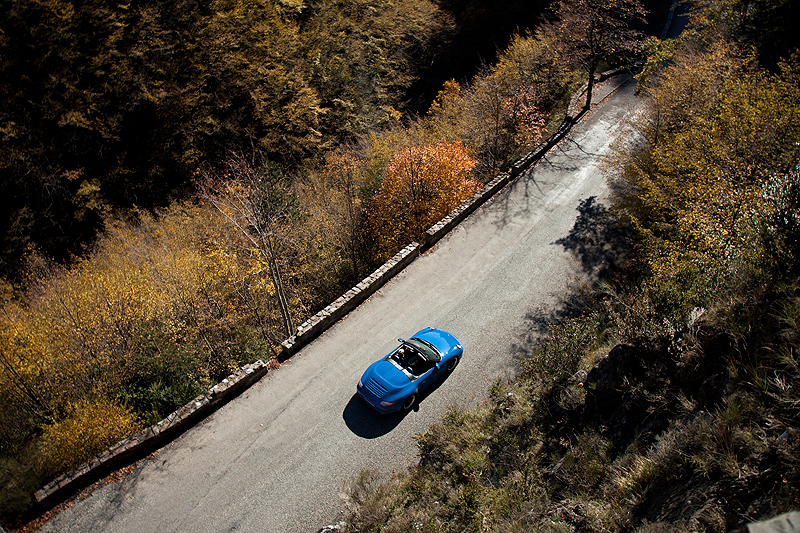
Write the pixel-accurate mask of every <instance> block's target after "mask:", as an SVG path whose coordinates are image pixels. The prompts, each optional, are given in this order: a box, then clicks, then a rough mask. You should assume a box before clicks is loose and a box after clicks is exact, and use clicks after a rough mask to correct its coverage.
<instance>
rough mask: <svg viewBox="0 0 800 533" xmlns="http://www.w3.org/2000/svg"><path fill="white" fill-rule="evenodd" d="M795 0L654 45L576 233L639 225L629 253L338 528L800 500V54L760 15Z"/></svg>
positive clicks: (732, 508)
mask: <svg viewBox="0 0 800 533" xmlns="http://www.w3.org/2000/svg"><path fill="white" fill-rule="evenodd" d="M791 4H792V3H791V2H755V3H753V2H744V3H740V2H736V1H732V2H713V3H712V4H711V5H710V6H706V7H707V8H708V9H700V10H698V11H697V12H696V13H695V16H694V18H693V22H694V24H693V26H692V27H691V28H690V30H689V31H688V32H686V33H685V34H684V36H683V37H682V38H681V39H680V40H679V41H677V42H655V41H653V42H651V45H652V46H651V50H652V52H653V54H652V55H651V56H650V59H649V65H647V67H648V68H646V69H645V72H646V73H647V75H642V76H640V78H639V81H640V90H641V92H642V94H643V95H644V96H645V97H646V103H645V106H644V110H643V113H642V114H641V116H640V118H639V120H638V121H637V122H636V128H637V130H638V134H639V135H635V136H633V141H634V142H630V143H621V144H620V145H619V147H618V149H619V153H618V154H617V157H616V158H615V160H614V161H613V162H611V164H610V166H609V170H610V171H611V172H610V177H611V178H612V183H613V184H614V186H615V196H614V199H613V205H612V206H611V208H610V209H608V208H605V207H603V206H598V205H596V204H595V203H593V202H587V203H584V204H582V205H581V206H580V210H581V213H580V216H579V219H578V223H576V226H575V228H574V230H573V233H572V234H571V235H570V238H569V239H568V240H565V241H564V243H565V245H569V249H571V250H573V251H574V252H576V255H578V259H581V258H582V255H583V254H586V256H589V257H597V255H596V254H598V253H599V254H601V256H603V257H606V256H607V255H608V253H609V250H611V251H612V253H614V254H619V251H620V250H622V249H624V246H625V245H626V244H631V243H632V244H634V245H635V246H634V248H633V249H629V250H628V252H629V253H631V254H632V255H625V254H623V255H622V256H619V257H615V259H616V260H622V261H621V262H618V263H617V264H618V265H619V264H627V268H626V269H625V270H624V271H622V272H619V271H618V272H617V273H616V276H615V277H614V278H612V279H606V280H604V282H603V283H600V284H598V285H597V286H596V287H595V288H594V289H592V290H591V291H589V293H588V294H581V295H579V296H580V297H581V298H576V301H579V302H580V303H581V304H582V306H581V307H579V308H578V310H579V313H578V316H574V317H573V318H571V319H569V320H565V321H562V322H560V323H554V324H551V326H550V328H549V330H548V332H547V333H548V334H547V335H546V336H545V337H544V338H543V339H541V340H537V339H539V333H540V329H538V328H539V327H540V326H541V322H540V321H537V322H536V324H535V325H536V326H537V328H536V329H533V330H532V331H531V333H532V336H531V339H530V341H529V346H528V348H529V349H526V350H525V352H526V353H525V357H524V360H523V361H522V372H521V374H520V376H519V378H518V379H517V380H515V381H513V382H509V383H498V384H496V385H495V386H494V387H492V388H491V389H490V391H489V395H490V398H489V400H488V401H487V402H485V403H484V404H483V405H481V406H479V407H478V408H477V409H475V410H472V411H461V410H455V409H453V410H451V411H450V412H449V413H448V414H447V415H446V416H445V417H444V419H443V420H442V422H441V423H440V424H436V425H434V426H433V427H432V428H431V429H430V431H428V432H427V433H425V434H423V435H420V436H419V437H418V441H419V448H420V456H421V460H420V464H419V465H418V466H415V467H413V468H412V469H411V470H410V471H409V473H408V474H405V475H398V476H396V477H395V478H394V479H392V480H391V481H390V482H389V483H387V484H383V485H381V484H379V483H376V480H375V478H374V477H372V476H371V475H370V474H369V473H367V472H365V473H362V474H361V475H360V476H359V477H358V478H357V479H355V480H354V482H353V484H352V487H351V494H352V496H353V503H354V506H353V513H352V515H351V517H350V519H349V522H348V528H349V529H348V528H345V529H346V530H350V531H384V532H393V531H437V532H438V531H486V530H490V531H508V532H514V531H520V532H521V531H641V532H646V533H658V532H664V531H670V532H672V531H679V532H683V531H714V532H717V531H718V532H726V531H733V530H737V528H740V527H743V526H744V525H745V524H747V523H750V522H754V521H759V520H764V519H768V518H771V517H773V516H775V515H777V514H780V513H783V512H787V511H796V510H797V502H798V501H800V461H798V457H800V395H799V394H798V388H797V383H798V379H800V359H798V353H799V352H798V349H799V348H800V344H798V343H800V328H799V327H798V325H800V305H799V302H800V299H799V295H800V277H799V274H800V272H799V271H798V266H797V265H798V262H797V260H798V255H797V254H798V253H800V247H799V246H798V245H799V244H800V239H799V238H798V237H799V236H800V233H799V231H798V230H800V224H799V222H800V216H799V215H798V213H800V203H798V202H799V201H800V195H798V190H800V181H798V177H799V174H800V173H799V172H798V168H799V166H800V150H798V140H799V139H800V118H799V117H800V83H799V82H798V80H800V76H798V74H799V73H800V64H798V61H797V55H796V53H797V50H796V49H793V48H792V47H788V48H781V49H780V50H776V48H774V46H775V45H776V43H775V42H770V43H768V44H767V43H766V42H764V41H760V40H759V39H753V37H754V35H753V33H751V31H750V30H752V28H763V27H765V26H766V25H768V24H773V23H774V20H773V19H772V18H771V16H769V17H765V18H759V16H760V15H763V14H765V13H766V14H774V13H776V12H785V11H786V10H791V9H794V8H793V7H792V5H791ZM778 26H780V27H777V28H772V30H774V32H776V33H777V34H780V35H784V36H786V35H789V33H790V32H791V31H792V29H791V26H790V23H789V21H788V20H786V21H783V22H782V23H780V24H778ZM758 41H760V42H761V43H762V44H763V45H764V46H763V47H760V46H759V47H755V48H753V47H752V46H751V45H752V44H753V43H754V42H758ZM762 53H765V54H766V56H767V66H768V68H765V67H764V66H763V65H762V64H761V63H760V62H759V58H760V57H761V54H762ZM776 53H778V54H779V57H783V58H785V60H783V61H778V62H774V64H773V61H774V60H775V57H776V56H775V55H774V54H776ZM615 233H616V234H620V233H621V235H622V239H620V240H619V241H618V242H614V241H612V242H613V244H612V245H611V246H609V242H607V241H605V240H602V241H600V243H599V245H598V240H597V237H598V235H603V236H604V237H607V236H612V235H614V234H615ZM595 247H599V248H601V249H600V250H598V249H596V248H595ZM621 247H622V248H621ZM592 266H594V265H592ZM574 303H575V302H571V305H574ZM575 309H576V308H575V307H571V310H572V311H573V312H574V311H575ZM542 318H545V319H546V318H547V317H542Z"/></svg>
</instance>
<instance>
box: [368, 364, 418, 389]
mask: <svg viewBox="0 0 800 533" xmlns="http://www.w3.org/2000/svg"><path fill="white" fill-rule="evenodd" d="M364 377H365V378H366V379H369V378H372V379H374V380H375V381H377V382H378V383H380V384H381V385H383V386H385V387H386V388H387V389H399V388H401V387H404V386H406V385H408V383H409V382H410V381H411V379H410V378H409V377H408V376H407V375H406V374H405V373H404V372H403V371H402V370H400V369H399V368H397V367H396V366H395V365H394V364H392V363H390V362H389V361H387V360H386V359H381V360H380V361H376V362H375V363H373V364H372V366H370V367H369V368H368V369H367V371H366V373H365V375H364Z"/></svg>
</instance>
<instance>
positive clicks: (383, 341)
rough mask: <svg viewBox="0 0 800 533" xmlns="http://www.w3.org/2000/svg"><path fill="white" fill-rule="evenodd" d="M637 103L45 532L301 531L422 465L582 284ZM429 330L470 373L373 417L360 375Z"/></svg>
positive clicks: (594, 121) (588, 123)
mask: <svg viewBox="0 0 800 533" xmlns="http://www.w3.org/2000/svg"><path fill="white" fill-rule="evenodd" d="M599 90H601V91H602V89H599ZM601 97H602V95H597V96H596V99H595V101H596V102H600V101H601ZM635 104H636V98H635V97H634V96H633V87H632V85H631V84H628V85H626V86H624V87H623V88H622V89H620V90H618V91H616V92H614V93H613V94H612V96H610V97H609V98H607V99H606V100H604V101H602V103H601V104H600V106H599V108H598V109H597V110H595V111H593V112H592V113H591V114H590V115H588V116H587V117H585V118H584V119H583V121H581V123H579V124H578V125H577V126H575V127H574V128H573V130H572V132H571V133H570V135H568V137H567V138H565V139H564V140H563V141H562V142H561V143H560V144H559V145H557V146H556V147H555V148H553V149H552V150H551V151H550V153H549V155H548V156H547V157H546V158H545V159H543V160H542V161H540V162H539V163H538V164H537V165H536V166H535V167H534V168H533V169H531V170H530V171H528V172H527V173H525V174H523V175H521V176H520V177H518V178H517V179H516V180H515V181H513V182H512V183H511V184H509V186H507V187H506V188H505V189H503V190H502V191H500V192H499V193H498V194H497V195H496V196H495V197H494V198H493V199H492V200H491V201H490V202H489V203H487V204H486V205H484V206H483V207H482V208H480V209H479V210H478V211H476V212H475V213H474V214H473V215H471V216H470V217H469V218H468V219H467V220H466V221H465V222H463V223H462V224H461V225H460V226H459V227H458V228H457V229H456V230H454V231H453V232H451V233H450V234H449V235H448V236H446V237H445V238H444V239H443V240H442V241H440V243H439V244H438V245H437V246H436V247H435V248H434V249H432V250H430V251H429V252H427V253H426V254H425V255H423V256H422V257H420V258H419V259H417V260H416V261H415V262H414V263H412V264H411V265H410V266H409V267H408V268H406V269H405V270H404V271H403V272H402V273H400V274H399V275H398V276H397V277H396V278H395V279H394V280H392V281H391V282H390V283H388V284H387V285H386V286H385V287H384V288H383V289H382V290H381V291H379V292H378V293H376V294H375V295H373V296H372V297H371V298H370V299H369V300H368V301H367V302H365V303H364V304H362V305H361V306H360V307H359V308H358V309H356V310H355V311H353V312H352V313H350V314H349V315H348V316H347V317H346V318H345V319H343V320H342V321H340V322H339V323H338V324H336V325H335V326H334V327H333V328H331V329H330V330H329V331H328V332H326V333H325V334H324V335H323V336H322V337H320V338H319V339H318V340H316V341H314V342H313V343H311V344H310V345H308V346H307V347H306V348H305V349H304V350H302V352H301V353H300V354H298V355H296V356H295V357H294V358H293V359H292V360H290V361H288V362H287V363H285V364H284V365H283V366H282V367H281V368H280V369H279V370H277V371H274V372H270V373H269V374H268V376H267V377H265V378H264V379H263V380H262V381H261V382H259V383H257V384H256V385H254V386H253V387H252V388H250V389H249V390H248V391H247V392H246V393H245V394H244V395H242V396H241V397H239V398H237V399H236V400H234V401H232V402H231V403H229V404H228V405H227V406H225V407H224V408H223V409H221V410H219V411H218V412H216V413H215V414H214V415H213V416H211V417H209V418H208V419H207V420H205V421H204V422H203V423H201V424H199V425H198V426H197V427H195V428H193V429H192V430H190V431H188V432H187V433H185V434H184V435H183V436H182V437H181V438H180V439H178V440H177V441H175V442H174V443H173V444H171V445H169V446H167V447H165V448H163V449H161V450H160V451H159V452H158V453H156V454H155V456H154V458H152V459H148V460H146V461H143V462H142V463H140V464H139V465H138V466H137V468H136V469H135V471H134V472H133V473H132V474H131V475H129V476H128V477H126V478H125V479H122V480H120V481H118V482H114V483H111V484H108V485H106V486H103V487H100V488H97V489H96V490H95V492H94V493H93V494H92V495H91V496H90V497H87V498H85V499H83V500H81V501H78V502H75V504H74V505H73V506H72V507H70V508H69V509H67V510H65V511H62V512H61V513H60V514H59V515H58V516H57V517H55V518H54V519H53V520H51V521H50V522H49V523H47V524H46V525H45V526H44V527H43V528H42V529H41V531H87V532H158V533H168V532H205V531H208V532H221V531H263V532H281V533H291V532H314V531H317V530H318V529H320V528H321V527H322V526H324V525H326V524H330V523H335V522H336V521H337V520H338V519H339V518H340V516H341V514H342V512H343V510H344V504H343V501H342V499H341V497H340V491H341V487H342V484H343V483H344V482H346V481H348V480H351V479H353V478H354V476H355V475H356V474H357V473H358V472H359V471H360V470H361V469H371V470H373V471H375V472H377V473H378V474H379V475H381V476H388V475H389V474H391V472H393V471H397V470H402V469H404V468H406V467H407V465H409V464H412V463H413V462H414V461H415V460H416V458H417V448H416V442H415V441H414V439H413V436H414V435H415V434H417V433H421V432H424V431H425V430H426V429H427V428H428V427H429V426H430V425H431V424H433V423H435V422H436V421H437V420H439V419H440V418H441V417H442V415H443V414H444V413H445V412H446V410H447V408H448V406H458V407H469V406H472V405H475V404H476V403H477V402H479V401H481V400H482V399H483V398H485V397H486V394H487V392H486V391H487V389H488V387H489V386H490V385H491V384H492V383H493V382H495V381H496V380H497V379H501V378H503V377H505V376H509V375H511V374H513V372H514V369H515V353H514V352H515V350H514V346H515V345H516V344H518V343H519V338H520V337H521V336H523V335H525V334H526V332H527V331H528V329H529V326H530V324H529V318H528V314H529V312H531V311H532V310H534V309H548V308H552V307H553V306H556V305H558V303H559V301H560V299H561V297H562V296H563V295H564V294H565V292H566V291H567V287H568V285H569V284H570V283H572V282H573V281H574V280H576V279H580V278H581V276H583V275H584V274H583V272H582V271H581V269H580V265H579V263H578V262H577V261H576V260H575V259H574V258H573V257H572V256H571V254H570V253H569V252H568V251H566V250H565V249H564V247H563V246H561V245H560V244H558V243H557V242H556V241H558V240H559V239H561V238H563V237H565V236H566V235H568V234H569V232H570V229H571V228H572V227H573V224H574V223H575V220H576V216H577V211H576V208H577V207H578V205H579V203H580V201H581V200H584V199H586V198H589V197H592V196H595V197H598V198H600V199H602V198H603V197H604V196H605V195H606V194H607V185H606V183H605V179H604V177H603V175H602V173H601V171H600V167H601V165H602V162H603V160H604V156H605V155H607V154H608V150H609V146H610V144H611V143H613V142H614V141H615V139H617V138H619V137H620V136H621V135H622V136H624V135H626V131H628V130H627V119H628V118H629V117H630V116H631V113H633V110H634V108H635ZM425 326H434V327H439V328H443V329H446V330H448V331H450V332H452V333H453V334H455V335H456V336H457V337H458V338H459V339H460V340H461V342H462V344H463V346H464V358H463V360H462V362H461V364H460V365H459V366H458V368H456V370H455V371H454V372H453V373H452V374H451V375H450V376H449V377H447V379H445V380H444V381H442V382H441V383H440V384H439V385H438V387H435V389H434V390H433V391H431V392H430V393H429V394H427V396H426V397H424V398H423V399H422V400H421V401H420V402H419V404H418V406H417V408H416V409H414V410H412V411H411V412H408V413H406V414H405V415H394V416H388V417H384V416H380V415H378V414H376V413H373V412H372V411H371V410H370V409H369V408H368V407H367V406H366V405H365V404H363V403H362V402H361V401H360V400H359V399H358V398H357V397H356V396H355V388H356V382H357V381H358V378H359V377H360V375H361V373H362V372H363V371H364V369H365V368H366V367H367V366H368V365H369V363H371V362H372V361H373V360H375V359H376V358H377V357H379V356H381V355H383V354H385V353H386V352H388V351H389V350H390V349H391V348H393V347H394V346H395V345H396V339H397V337H399V336H402V337H407V336H410V335H411V334H413V333H414V332H415V331H417V330H418V329H421V328H423V327H425Z"/></svg>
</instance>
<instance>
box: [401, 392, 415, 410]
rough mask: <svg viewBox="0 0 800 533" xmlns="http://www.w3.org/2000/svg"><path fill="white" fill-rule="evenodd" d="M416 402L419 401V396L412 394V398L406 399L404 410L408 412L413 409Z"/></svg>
mask: <svg viewBox="0 0 800 533" xmlns="http://www.w3.org/2000/svg"><path fill="white" fill-rule="evenodd" d="M415 401H417V395H416V394H412V395H411V396H409V397H408V398H406V401H405V402H403V409H404V410H406V411H407V410H409V409H411V406H412V405H414V402H415Z"/></svg>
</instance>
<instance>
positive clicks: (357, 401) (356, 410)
mask: <svg viewBox="0 0 800 533" xmlns="http://www.w3.org/2000/svg"><path fill="white" fill-rule="evenodd" d="M456 368H458V367H456ZM451 373H452V372H444V373H443V374H442V375H441V376H440V377H439V378H437V379H436V381H434V382H433V383H431V385H430V387H428V388H427V389H425V391H423V392H421V393H420V394H419V395H417V401H416V402H414V406H413V407H412V408H411V409H410V410H408V411H400V412H399V413H392V414H389V415H382V414H380V413H378V412H376V411H375V410H373V409H372V408H371V407H370V406H369V405H367V402H365V401H364V400H362V399H361V398H360V397H359V396H358V394H353V397H352V398H350V401H349V402H347V405H346V406H345V408H344V411H343V412H342V418H343V419H344V423H345V424H347V427H348V428H349V429H350V431H352V432H353V433H354V434H356V435H358V436H359V437H361V438H364V439H375V438H377V437H382V436H383V435H386V434H387V433H389V432H390V431H392V430H393V429H394V428H396V427H397V426H398V425H399V424H400V422H402V421H403V419H404V418H405V417H406V416H407V415H408V413H409V412H411V411H419V410H420V409H422V408H424V405H422V404H423V402H424V401H425V398H427V397H428V396H430V395H431V394H432V393H433V392H434V391H436V389H438V388H439V387H440V386H441V385H442V383H444V382H445V380H446V379H447V378H448V377H449V376H450V374H451Z"/></svg>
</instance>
